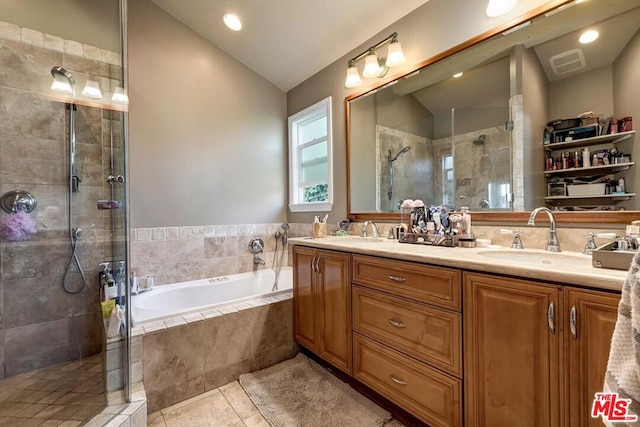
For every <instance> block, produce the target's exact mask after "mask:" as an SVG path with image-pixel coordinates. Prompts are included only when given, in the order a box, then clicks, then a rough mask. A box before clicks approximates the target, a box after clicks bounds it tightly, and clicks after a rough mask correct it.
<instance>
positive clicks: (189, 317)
mask: <svg viewBox="0 0 640 427" xmlns="http://www.w3.org/2000/svg"><path fill="white" fill-rule="evenodd" d="M182 318H183V319H184V320H185V322H187V323H194V322H201V321H203V320H204V319H205V317H204V316H203V315H202V314H200V313H191V314H185V315H184V316H182Z"/></svg>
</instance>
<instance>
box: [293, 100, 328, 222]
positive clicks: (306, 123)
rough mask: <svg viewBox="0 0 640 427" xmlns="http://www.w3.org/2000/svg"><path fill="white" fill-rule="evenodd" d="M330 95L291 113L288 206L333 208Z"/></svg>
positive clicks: (294, 210) (300, 208) (305, 210)
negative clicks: (297, 111)
mask: <svg viewBox="0 0 640 427" xmlns="http://www.w3.org/2000/svg"><path fill="white" fill-rule="evenodd" d="M331 147H332V145H331V97H328V98H326V99H323V100H322V101H320V102H318V103H316V104H314V105H312V106H311V107H308V108H306V109H304V110H302V111H300V112H299V113H296V114H294V115H293V116H291V117H289V209H291V211H292V212H310V211H330V210H331V209H332V207H333V187H332V178H333V169H332V165H331Z"/></svg>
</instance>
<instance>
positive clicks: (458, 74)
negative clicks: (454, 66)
mask: <svg viewBox="0 0 640 427" xmlns="http://www.w3.org/2000/svg"><path fill="white" fill-rule="evenodd" d="M463 74H464V73H463V72H462V71H461V72H459V73H455V74H454V75H453V78H454V79H457V78H458V77H462V75H463Z"/></svg>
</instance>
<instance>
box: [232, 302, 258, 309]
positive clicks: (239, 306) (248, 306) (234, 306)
mask: <svg viewBox="0 0 640 427" xmlns="http://www.w3.org/2000/svg"><path fill="white" fill-rule="evenodd" d="M233 308H235V309H236V310H238V311H244V310H251V309H252V308H254V307H253V306H252V305H251V304H248V303H246V302H243V303H241V304H234V305H233Z"/></svg>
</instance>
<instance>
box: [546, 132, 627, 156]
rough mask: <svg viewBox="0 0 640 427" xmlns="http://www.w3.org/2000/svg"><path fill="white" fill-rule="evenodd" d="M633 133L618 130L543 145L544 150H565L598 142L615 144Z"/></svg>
mask: <svg viewBox="0 0 640 427" xmlns="http://www.w3.org/2000/svg"><path fill="white" fill-rule="evenodd" d="M635 133H636V131H635V130H630V131H627V132H619V133H614V134H608V135H600V136H594V137H592V138H583V139H575V140H573V141H568V142H556V143H553V144H547V145H545V146H544V149H545V151H559V150H565V149H569V148H575V147H588V146H591V145H598V144H609V143H610V144H615V143H617V142H621V141H624V140H626V139H629V138H631V136H632V135H633V134H635Z"/></svg>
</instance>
